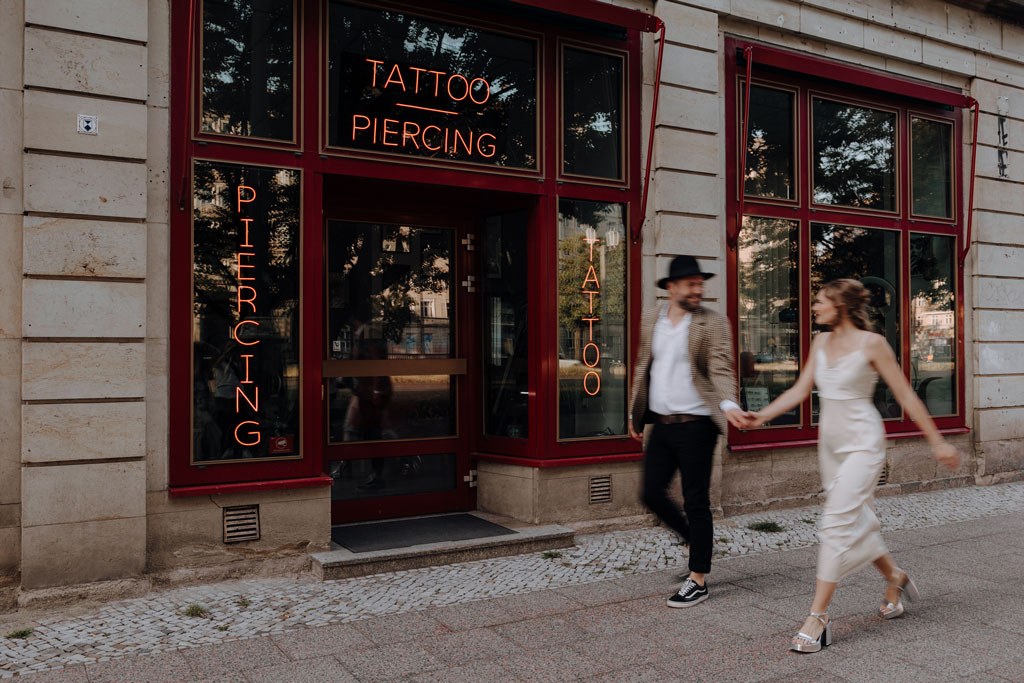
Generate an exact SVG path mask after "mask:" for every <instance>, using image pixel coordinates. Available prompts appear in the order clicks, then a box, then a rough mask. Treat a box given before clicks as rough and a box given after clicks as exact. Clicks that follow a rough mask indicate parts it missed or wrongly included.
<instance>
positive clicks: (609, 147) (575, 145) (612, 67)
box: [562, 47, 623, 179]
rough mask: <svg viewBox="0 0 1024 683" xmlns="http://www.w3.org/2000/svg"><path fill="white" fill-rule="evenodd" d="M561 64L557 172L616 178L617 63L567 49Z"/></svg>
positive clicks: (619, 59)
mask: <svg viewBox="0 0 1024 683" xmlns="http://www.w3.org/2000/svg"><path fill="white" fill-rule="evenodd" d="M562 59H563V65H562V126H563V127H562V139H563V143H564V151H563V165H562V172H563V173H571V174H574V175H583V176H593V177H597V178H611V179H619V178H621V177H622V69H623V59H622V57H618V56H616V55H608V54H601V53H598V52H591V51H589V50H576V49H573V48H568V47H567V48H565V51H564V53H563V56H562Z"/></svg>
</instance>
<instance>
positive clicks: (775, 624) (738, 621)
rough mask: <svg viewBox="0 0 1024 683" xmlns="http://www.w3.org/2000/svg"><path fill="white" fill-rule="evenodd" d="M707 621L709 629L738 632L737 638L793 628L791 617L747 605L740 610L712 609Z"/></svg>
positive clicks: (758, 636)
mask: <svg viewBox="0 0 1024 683" xmlns="http://www.w3.org/2000/svg"><path fill="white" fill-rule="evenodd" d="M706 621H707V627H708V628H709V629H712V630H716V631H718V632H720V633H732V634H736V636H737V638H736V639H737V640H741V639H743V638H760V637H763V636H764V635H765V634H767V633H778V632H781V631H784V630H787V629H790V628H792V624H793V619H792V618H791V617H786V616H782V615H780V614H776V613H774V612H769V611H767V610H763V609H760V608H757V607H747V608H745V609H743V610H740V611H733V610H712V611H709V612H708V616H707V619H706Z"/></svg>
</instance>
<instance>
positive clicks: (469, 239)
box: [459, 232, 476, 251]
mask: <svg viewBox="0 0 1024 683" xmlns="http://www.w3.org/2000/svg"><path fill="white" fill-rule="evenodd" d="M475 239H476V235H474V234H473V233H471V232H467V233H466V236H465V237H463V238H462V239H461V240H459V241H460V242H461V244H462V246H464V247H465V248H466V251H476V245H474V244H473V240H475Z"/></svg>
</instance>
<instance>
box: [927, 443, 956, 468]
mask: <svg viewBox="0 0 1024 683" xmlns="http://www.w3.org/2000/svg"><path fill="white" fill-rule="evenodd" d="M932 456H933V457H934V458H935V459H936V460H938V461H939V463H940V464H942V465H944V466H945V467H947V468H949V469H951V470H955V469H956V468H957V467H959V466H960V451H959V450H958V449H957V447H956V446H954V445H953V444H951V443H949V442H947V441H943V442H942V443H940V444H936V445H935V446H932Z"/></svg>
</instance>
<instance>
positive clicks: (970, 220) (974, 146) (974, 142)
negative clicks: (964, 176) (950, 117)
mask: <svg viewBox="0 0 1024 683" xmlns="http://www.w3.org/2000/svg"><path fill="white" fill-rule="evenodd" d="M967 99H968V106H969V107H970V108H971V110H972V111H973V112H974V135H973V136H972V137H971V191H970V194H969V195H968V199H967V230H965V231H964V248H963V249H962V250H961V252H960V265H961V266H963V265H964V260H965V259H966V258H967V252H968V251H970V250H971V228H972V227H973V225H974V168H975V165H976V164H977V162H978V118H979V116H978V100H976V99H974V98H973V97H969V98H967Z"/></svg>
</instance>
